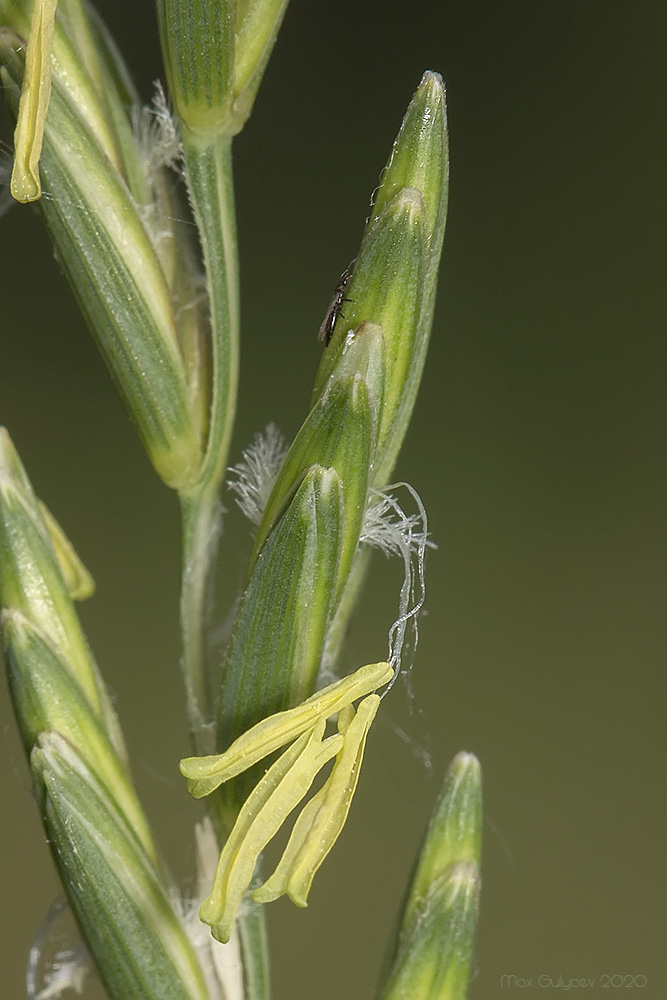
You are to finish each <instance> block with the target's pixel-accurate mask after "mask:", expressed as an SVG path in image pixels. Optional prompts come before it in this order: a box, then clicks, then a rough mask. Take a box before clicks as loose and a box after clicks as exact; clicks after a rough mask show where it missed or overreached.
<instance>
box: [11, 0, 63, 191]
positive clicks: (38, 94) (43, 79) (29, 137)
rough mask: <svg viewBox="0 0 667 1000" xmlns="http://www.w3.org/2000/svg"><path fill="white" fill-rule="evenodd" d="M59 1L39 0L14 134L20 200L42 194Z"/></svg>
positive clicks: (15, 178)
mask: <svg viewBox="0 0 667 1000" xmlns="http://www.w3.org/2000/svg"><path fill="white" fill-rule="evenodd" d="M57 6H58V0H35V3H34V7H33V11H32V18H31V21H30V33H29V35H28V47H27V49H26V57H25V72H24V75H23V86H22V88H21V99H20V101H19V112H18V119H17V122H16V129H15V131H14V169H13V170H12V179H11V183H10V191H11V193H12V197H13V198H15V199H16V201H21V202H29V201H37V200H38V199H39V198H41V195H42V185H41V183H40V180H39V158H40V156H41V153H42V141H43V139H44V123H45V122H46V113H47V111H48V109H49V98H50V97H51V52H52V49H53V29H54V23H55V17H56V8H57Z"/></svg>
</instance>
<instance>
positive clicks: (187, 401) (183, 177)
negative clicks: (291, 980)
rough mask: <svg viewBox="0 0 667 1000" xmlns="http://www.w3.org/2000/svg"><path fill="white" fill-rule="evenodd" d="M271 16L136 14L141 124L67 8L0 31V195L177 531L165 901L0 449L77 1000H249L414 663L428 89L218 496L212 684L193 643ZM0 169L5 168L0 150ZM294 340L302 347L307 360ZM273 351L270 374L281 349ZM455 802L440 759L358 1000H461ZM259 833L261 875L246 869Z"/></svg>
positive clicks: (459, 778) (18, 0) (43, 809)
mask: <svg viewBox="0 0 667 1000" xmlns="http://www.w3.org/2000/svg"><path fill="white" fill-rule="evenodd" d="M287 2H288V0H157V22H158V29H159V36H160V44H161V47H162V54H163V61H164V67H165V73H166V86H165V87H164V88H163V86H162V84H161V83H159V82H158V83H156V84H155V88H154V97H153V100H152V102H149V104H148V105H146V106H144V105H143V103H142V101H141V100H140V98H139V95H138V92H137V90H136V87H135V85H134V83H133V81H132V78H131V76H130V74H129V72H128V70H127V68H126V66H125V65H124V63H123V60H122V56H121V55H120V52H119V49H118V47H117V46H116V43H115V41H114V40H113V39H112V38H111V37H110V35H109V33H108V31H107V29H106V27H105V26H104V24H103V23H102V21H101V19H100V17H99V16H98V14H97V13H96V12H95V11H94V9H93V7H92V6H91V3H90V2H89V0H0V87H1V89H2V92H3V96H4V99H5V103H6V107H7V110H8V113H9V116H10V120H12V121H13V122H14V124H15V150H14V168H13V174H12V179H11V193H12V195H13V197H14V199H16V200H19V201H22V202H29V201H36V200H39V212H40V214H41V215H42V217H43V219H44V221H45V223H46V226H47V229H48V232H49V236H50V238H51V241H52V243H53V247H54V250H55V254H56V257H57V259H58V262H59V264H60V265H61V267H62V270H63V271H64V273H65V275H66V277H67V279H68V281H69V283H70V285H71V287H72V290H73V292H74V295H75V297H76V300H77V302H78V304H79V306H80V309H81V312H82V314H83V316H84V317H85V320H86V322H87V324H88V326H89V327H90V330H91V332H92V335H93V337H94V339H95V341H96V343H97V345H98V347H99V350H100V353H101V355H102V357H103V359H104V362H105V364H106V366H107V368H108V370H109V372H110V374H111V376H112V378H113V381H114V382H115V384H116V386H117V388H118V390H119V392H120V395H121V397H122V399H123V401H124V403H125V406H126V408H127V410H128V412H129V414H130V416H131V418H132V420H133V422H134V424H135V426H136V429H137V432H138V434H139V437H140V439H141V441H142V443H143V445H144V447H145V450H146V453H147V455H148V457H149V459H150V461H151V463H152V465H153V467H154V468H155V470H156V472H157V473H158V475H159V477H160V478H161V479H162V481H163V482H164V483H165V485H167V486H168V487H169V488H171V489H173V490H174V491H175V493H176V495H177V499H178V503H179V506H180V514H181V543H182V544H181V552H182V560H181V589H180V604H179V611H180V619H179V625H180V641H181V655H180V665H181V668H182V673H183V680H184V689H185V690H184V704H185V714H186V716H187V727H188V730H189V736H190V746H191V749H190V751H189V752H190V754H191V755H190V756H185V757H184V758H183V759H182V760H181V761H180V771H181V773H182V775H183V776H184V777H185V779H186V780H187V790H188V792H189V793H190V795H191V796H192V797H193V798H195V799H203V800H205V803H204V804H205V806H206V808H207V815H206V817H205V818H204V820H203V821H202V822H201V823H200V824H198V834H197V838H198V841H199V861H198V869H199V870H198V878H197V889H196V891H195V893H194V898H190V899H188V900H187V901H184V900H182V899H181V898H180V896H179V895H178V893H177V890H176V889H175V887H174V885H173V884H172V881H171V878H170V876H169V874H168V873H167V871H166V870H165V868H164V866H163V863H162V861H161V857H160V853H159V850H158V847H157V846H156V842H155V839H154V837H153V833H152V831H151V828H150V826H149V823H148V821H147V819H146V816H145V814H144V812H143V809H142V807H141V804H140V802H139V800H138V797H137V794H136V792H135V788H134V785H133V782H132V778H131V774H130V767H129V761H128V756H127V751H126V748H125V743H124V740H123V736H122V733H121V728H120V724H119V721H118V718H117V716H116V712H115V709H114V706H113V704H112V699H111V698H110V696H109V693H108V691H107V688H106V685H105V683H104V681H103V679H102V675H101V672H100V670H99V668H98V666H97V664H96V662H95V659H94V657H93V654H92V652H91V650H90V648H89V645H88V642H87V640H86V638H85V635H84V633H83V629H82V627H81V623H80V621H79V618H78V615H77V613H76V610H75V607H74V601H75V600H83V599H85V598H87V597H89V596H90V595H91V594H92V593H93V590H94V583H93V579H92V577H91V576H90V574H89V573H88V571H87V570H86V568H85V567H84V566H83V564H82V563H81V561H80V560H79V558H78V557H77V554H76V552H75V551H74V548H73V546H72V545H71V544H70V542H69V540H68V538H67V537H66V535H65V533H64V531H63V530H62V528H61V527H60V525H59V524H58V523H57V521H56V520H55V519H54V517H53V516H52V515H51V514H50V512H49V511H48V510H47V508H46V507H45V506H44V505H43V504H42V503H41V501H40V500H39V499H38V498H37V496H36V495H35V493H34V491H33V488H32V486H31V484H30V481H29V479H28V476H27V474H26V472H25V470H24V468H23V466H22V464H21V462H20V460H19V457H18V455H17V453H16V451H15V449H14V447H13V445H12V442H11V440H10V438H9V435H8V434H7V432H6V431H4V430H3V429H1V428H0V640H1V642H2V656H3V663H4V667H5V670H6V674H7V678H8V682H9V689H10V694H11V699H12V703H13V707H14V712H15V716H16V720H17V724H18V728H19V730H20V734H21V738H22V741H23V745H24V748H25V752H26V757H27V759H28V763H29V768H30V775H31V778H32V782H33V785H34V790H35V797H36V799H37V802H38V805H39V809H40V814H41V818H42V822H43V825H44V829H45V832H46V837H47V840H48V843H49V846H50V849H51V852H52V855H53V859H54V862H55V865H56V867H57V870H58V873H59V875H60V878H61V881H62V884H63V887H64V891H65V894H66V897H67V903H68V906H69V909H70V911H71V914H70V916H71V915H73V916H74V918H75V921H76V924H77V925H78V929H79V930H80V932H81V936H82V938H83V940H84V942H85V946H86V947H87V949H88V951H89V953H90V955H91V957H92V961H93V963H94V965H95V967H96V969H97V971H98V973H99V976H100V979H101V983H102V986H103V988H104V990H105V991H106V994H107V995H108V997H109V1000H270V990H269V972H268V947H267V927H266V916H265V907H264V904H266V903H269V902H271V901H272V900H275V899H277V898H279V897H280V896H287V897H289V898H290V900H291V901H292V902H293V903H294V904H295V905H296V906H299V907H306V906H307V904H308V900H309V894H310V892H311V888H312V885H313V881H314V878H315V876H316V874H317V872H318V871H319V869H320V868H321V866H322V864H323V863H324V861H325V859H326V858H327V857H328V855H329V853H330V852H331V850H332V849H333V847H334V845H335V844H336V842H337V840H338V838H339V836H340V834H341V832H342V830H343V827H344V825H345V823H346V820H347V817H348V814H349V810H350V807H351V803H352V799H353V797H354V795H355V793H356V789H357V787H358V782H359V776H360V771H361V766H362V761H363V757H364V752H365V747H366V743H367V739H368V735H369V732H370V729H371V726H372V724H373V722H374V720H375V718H376V715H377V714H378V712H379V709H380V706H381V702H382V699H383V698H384V697H385V695H386V694H388V692H389V691H390V689H391V688H392V685H393V684H394V682H395V681H396V679H397V677H398V676H399V674H400V673H401V672H404V668H403V667H402V656H403V657H404V658H405V659H407V653H405V651H406V650H410V649H411V646H412V649H414V647H415V646H416V635H417V630H416V617H417V614H418V612H419V610H420V609H421V607H422V604H423V600H424V592H425V591H424V557H425V552H426V549H427V547H429V546H430V545H432V543H431V542H430V541H429V539H428V526H427V518H426V512H425V509H424V506H423V504H422V501H421V499H420V498H419V496H418V494H417V492H416V491H415V490H414V489H413V488H412V487H411V486H410V485H409V484H407V483H396V484H393V485H392V484H390V479H391V477H392V473H393V468H394V465H395V462H396V458H397V455H398V452H399V450H400V447H401V444H402V442H403V439H404V436H405V433H406V429H407V425H408V421H409V419H410V415H411V413H412V409H413V406H414V402H415V398H416V394H417V390H418V386H419V381H420V378H421V373H422V370H423V367H424V361H425V357H426V351H427V346H428V340H429V336H430V329H431V325H432V319H433V309H434V298H435V287H436V275H437V270H438V264H439V258H440V252H441V248H442V242H443V237H444V229H445V217H446V209H447V190H448V146H447V126H446V111H445V93H444V87H443V83H442V80H441V78H440V77H439V76H438V74H437V73H431V72H428V73H425V74H424V76H423V78H422V80H421V82H420V84H419V86H418V88H417V90H416V92H415V93H414V95H413V97H412V100H411V101H410V104H409V106H408V108H407V111H406V114H405V116H404V119H403V122H402V125H401V127H400V130H399V133H398V135H397V137H396V140H395V142H394V145H393V148H392V150H391V154H390V156H389V159H388V161H387V164H386V166H385V168H384V170H383V171H382V174H381V182H380V185H379V187H378V188H377V189H376V191H375V193H374V196H373V197H374V200H373V203H372V205H371V210H370V216H369V218H368V219H367V220H366V223H365V226H364V231H363V236H362V239H361V245H360V247H359V251H358V253H357V255H356V257H355V260H354V262H353V264H352V265H349V266H348V268H347V269H346V270H345V271H344V274H343V277H342V278H341V281H340V284H339V285H338V287H337V289H336V292H335V295H334V299H333V301H332V305H331V307H330V309H329V311H328V312H327V313H326V316H325V317H324V320H323V322H322V324H321V327H320V335H319V340H320V343H321V349H322V354H321V359H320V363H319V367H318V370H317V372H316V373H315V375H314V379H313V389H312V394H311V396H310V403H307V404H306V406H305V407H304V409H303V411H302V414H301V417H300V427H299V429H298V431H297V433H296V434H295V435H294V437H293V439H292V440H291V442H288V441H284V440H283V438H282V436H281V435H280V434H279V432H278V431H277V430H276V429H275V427H273V426H272V425H270V427H269V430H268V431H267V433H266V435H265V436H263V437H259V438H257V439H256V440H255V443H254V444H253V445H252V446H251V447H250V448H248V449H247V450H246V451H244V452H243V457H242V459H241V461H239V462H237V463H236V465H234V466H233V467H232V469H231V477H232V481H231V483H230V487H231V489H232V490H233V491H234V492H235V493H236V495H237V497H238V500H239V505H240V506H241V507H242V509H243V511H244V512H245V513H246V514H247V515H248V517H249V518H250V520H251V521H252V524H253V531H254V542H253V544H252V551H251V552H250V556H249V560H248V569H247V573H246V574H245V577H244V580H243V583H242V588H241V593H240V594H239V596H238V600H237V601H236V603H235V605H234V613H233V616H230V619H229V626H228V628H227V626H226V635H225V640H226V641H225V648H224V650H223V651H222V655H220V651H219V649H218V648H217V647H216V645H215V641H214V630H213V628H212V622H211V618H212V614H213V607H214V601H213V600H212V598H213V597H214V596H215V595H214V592H213V591H214V585H215V584H216V582H217V580H216V576H217V574H216V573H215V572H214V571H215V570H217V568H218V566H217V549H218V543H219V540H220V538H221V537H222V515H223V506H222V500H221V495H220V494H221V487H222V483H223V477H224V475H225V470H226V469H227V467H228V463H229V457H228V456H229V449H230V442H231V440H232V432H233V426H234V420H235V415H236V408H237V396H238V391H239V356H240V333H241V323H240V284H239V261H238V241H237V234H236V218H235V208H234V186H233V176H232V147H233V140H234V137H235V136H236V135H237V134H238V133H239V132H240V130H241V129H242V128H243V127H244V125H245V123H246V122H247V120H248V118H249V116H250V113H251V111H252V108H253V104H254V101H255V99H256V96H257V93H258V88H259V84H260V81H261V79H262V77H263V74H264V71H265V69H266V66H267V62H268V59H269V56H270V53H271V51H272V49H273V46H274V44H275V42H276V38H277V33H278V30H279V27H280V25H281V23H282V20H283V18H284V15H285V11H286V8H287ZM302 82H303V81H302ZM302 90H303V88H302ZM0 153H2V154H3V155H4V157H5V158H6V157H7V154H6V153H5V149H4V145H3V146H2V148H1V149H0ZM350 163H355V157H354V150H352V155H351V157H350ZM378 166H379V164H378ZM248 176H249V177H250V176H251V174H249V175H248ZM4 186H5V185H4V174H3V187H4ZM19 214H20V213H19ZM24 214H25V213H24ZM316 238H317V237H313V239H316ZM343 263H345V261H342V262H341V264H343ZM297 284H298V283H297ZM302 335H303V336H304V337H308V336H312V338H313V342H315V338H316V336H317V329H314V330H312V331H311V332H310V334H309V333H308V331H307V330H304V331H302ZM280 336H281V341H280V342H281V345H282V353H283V355H284V356H285V357H286V358H287V363H289V359H290V357H292V358H293V357H294V356H295V355H296V354H297V353H300V352H301V347H300V346H299V344H298V343H293V344H292V345H291V346H290V342H289V339H288V338H287V336H286V335H284V331H281V334H280ZM290 351H291V352H293V353H292V354H290ZM250 395H251V394H250ZM399 490H400V491H401V492H400V496H401V497H404V496H405V495H407V496H408V504H409V505H410V506H409V509H408V512H407V513H406V512H405V511H404V510H403V509H402V507H401V504H400V503H399ZM411 511H415V512H414V513H411ZM373 548H375V549H380V550H381V551H382V552H383V553H384V554H385V555H391V556H397V557H398V558H399V560H400V561H401V562H402V568H403V583H402V585H401V587H400V594H399V598H398V614H397V617H396V618H395V620H394V622H393V624H392V625H391V626H390V627H389V628H388V633H387V647H386V652H385V653H383V654H382V655H383V656H384V659H383V660H382V661H380V662H377V663H369V664H366V665H365V666H362V667H360V668H359V669H357V670H355V671H354V672H352V673H348V674H347V675H345V672H346V669H349V668H346V666H345V664H346V660H345V659H344V657H343V656H342V655H341V650H342V644H343V639H344V636H345V634H346V631H347V626H348V623H349V621H350V618H351V615H352V614H353V612H354V610H355V607H356V606H357V605H358V603H359V597H360V594H361V588H362V585H363V580H364V576H365V573H366V569H367V567H368V564H369V560H370V553H371V550H372V549H373ZM127 578H128V579H132V578H133V577H132V574H131V573H129V572H128V575H127ZM174 611H175V609H174ZM413 630H414V631H413ZM406 636H407V641H406ZM410 639H413V642H412V644H411V642H410ZM176 659H177V657H176V656H174V660H176ZM357 662H359V661H357ZM142 681H143V678H142ZM151 683H152V681H151V679H149V678H146V692H147V700H146V705H145V710H146V712H147V713H150V712H151V711H152V709H153V706H154V698H153V692H152V690H151V687H150V684H151ZM172 763H173V762H172ZM181 792H182V793H183V794H184V790H183V788H182V787H181ZM480 794H481V793H480V780H479V768H478V765H477V763H476V761H475V760H474V758H472V757H471V756H470V755H462V756H460V757H459V758H457V760H456V761H455V763H454V765H453V767H452V770H451V772H450V774H449V776H448V777H447V779H446V782H445V787H444V790H443V793H442V796H441V799H440V802H439V803H438V805H437V808H436V811H435V813H434V817H433V819H432V821H431V824H430V826H429V829H428V831H427V834H426V838H425V842H424V846H423V849H422V853H421V855H420V858H419V861H418V864H417V867H416V869H415V875H414V878H413V882H412V886H411V888H410V890H409V893H408V895H407V899H406V903H405V908H404V913H403V916H402V921H401V924H400V931H399V934H398V939H397V943H396V946H395V948H394V951H393V964H392V965H391V968H390V970H389V975H388V977H387V979H386V981H385V983H384V984H383V986H382V990H381V992H380V994H379V1000H408V998H409V1000H463V997H464V993H465V988H466V984H467V979H468V975H469V969H470V957H471V953H472V951H471V949H472V937H473V930H474V923H475V916H476V902H477V893H478V886H479V875H478V871H479V867H478V866H479V853H480V850H479V826H480ZM288 824H289V825H290V826H291V829H289V830H287V829H285V828H286V827H287V825H288ZM283 831H284V833H285V842H284V848H283V850H282V854H281V856H280V858H279V860H278V861H277V862H276V863H275V864H274V866H273V870H272V871H267V870H266V869H268V864H267V863H266V861H265V859H264V858H263V855H264V852H265V849H266V847H267V845H269V843H270V842H271V841H272V840H273V838H274V837H276V835H278V834H279V833H281V832H283ZM202 899H203V901H202ZM202 923H203V924H204V925H205V926H202ZM45 939H46V932H44V934H42V935H41V936H40V937H39V941H38V942H37V944H36V947H35V948H33V953H35V952H36V953H37V956H38V957H37V959H34V954H33V960H32V964H31V973H30V976H29V983H30V985H29V987H28V989H29V992H30V995H31V996H32V997H46V996H47V995H48V996H55V995H56V993H57V992H58V990H60V989H61V985H60V984H65V983H66V982H67V983H68V984H70V985H72V984H74V973H73V972H72V969H71V967H70V971H69V972H67V971H66V974H65V975H64V977H62V976H61V977H60V979H59V980H58V979H57V978H52V979H51V980H50V981H49V980H48V975H49V970H48V969H46V966H47V965H48V962H49V960H48V959H46V958H44V959H43V956H44V954H45V952H43V951H41V948H42V943H43V941H44V940H45ZM40 956H41V957H40ZM42 959H43V961H42ZM52 964H53V967H54V969H56V967H57V965H58V963H57V960H56V961H54V962H53V963H52ZM42 965H43V966H44V978H45V984H43V985H40V984H39V983H38V982H37V973H36V970H37V969H38V967H41V966H42ZM58 995H59V994H58Z"/></svg>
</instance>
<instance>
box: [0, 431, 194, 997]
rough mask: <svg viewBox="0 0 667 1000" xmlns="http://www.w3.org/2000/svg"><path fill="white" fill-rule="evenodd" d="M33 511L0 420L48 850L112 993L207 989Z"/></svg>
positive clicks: (10, 661)
mask: <svg viewBox="0 0 667 1000" xmlns="http://www.w3.org/2000/svg"><path fill="white" fill-rule="evenodd" d="M43 510H44V507H43V505H42V504H41V503H40V502H39V501H38V500H37V498H36V497H35V494H34V492H33V490H32V487H31V486H30V482H29V480H28V477H27V475H26V473H25V470H24V469H23V466H22V465H21V462H20V460H19V458H18V455H17V454H16V452H15V450H14V448H13V446H12V443H11V441H10V440H9V436H8V435H7V433H6V431H4V430H2V431H0V637H1V639H2V651H3V659H4V663H5V667H6V670H7V676H8V680H9V687H10V690H11V694H12V701H13V705H14V712H15V715H16V719H17V722H18V725H19V729H20V731H21V736H22V739H23V743H24V746H25V750H26V754H27V756H28V759H29V761H30V766H31V771H32V775H33V781H34V785H35V791H36V794H37V798H38V801H39V803H40V808H41V812H42V820H43V823H44V827H45V830H46V834H47V838H48V841H49V844H50V846H51V850H52V853H53V856H54V860H55V862H56V865H57V867H58V870H59V872H60V874H61V877H62V880H63V884H64V886H65V891H66V893H67V897H68V900H69V903H70V906H71V908H72V910H73V912H74V914H75V916H76V918H77V921H78V924H79V927H80V929H81V932H82V935H83V937H84V940H85V941H86V944H87V946H88V949H89V951H90V952H91V954H92V955H93V956H94V958H95V961H96V964H97V968H98V970H99V972H100V976H101V978H102V980H103V982H104V984H105V986H106V988H107V990H108V993H109V997H110V998H112V1000H144V998H146V997H147V996H149V997H151V998H152V1000H158V998H159V1000H173V998H179V1000H208V998H207V994H206V991H205V986H204V980H203V974H202V972H201V969H200V967H199V962H198V959H197V957H196V955H195V953H194V950H193V948H192V946H191V943H190V941H189V939H188V937H187V935H186V933H185V931H184V929H183V927H182V925H181V922H180V918H179V916H178V914H177V913H176V912H175V910H174V908H173V905H172V903H171V900H170V892H169V889H170V887H169V882H168V880H167V878H166V876H165V873H164V871H163V870H162V866H161V863H160V860H159V856H158V852H157V849H156V846H155V843H154V841H153V836H152V834H151V831H150V829H149V826H148V822H147V820H146V817H145V815H144V813H143V810H142V808H141V806H140V804H139V801H138V799H137V796H136V793H135V791H134V787H133V785H132V782H131V779H130V776H129V773H128V770H127V764H126V759H125V750H124V745H123V740H122V735H121V732H120V728H119V725H118V720H117V718H116V716H115V713H114V712H113V709H112V707H111V703H110V700H109V696H108V694H107V692H106V688H105V687H104V683H103V681H102V678H101V676H100V674H99V671H98V669H97V666H96V664H95V662H94V661H93V659H92V656H91V654H90V651H89V649H88V646H87V643H86V641H85V638H84V636H83V632H82V630H81V626H80V624H79V621H78V618H77V616H76V613H75V611H74V608H73V605H72V600H71V596H70V593H69V590H68V585H67V581H66V578H65V574H64V573H63V570H62V566H63V564H64V565H65V568H67V569H69V568H71V567H72V566H73V565H76V564H77V561H76V559H75V557H74V553H73V550H72V548H71V546H70V545H69V543H67V545H64V535H63V533H62V530H61V529H60V528H58V529H57V532H55V535H56V538H57V541H58V547H57V549H55V548H54V546H53V544H52V541H51V539H52V537H53V536H54V526H55V522H54V521H53V519H52V518H50V517H49V524H47V522H46V521H45V519H44V517H43V515H42V511H43ZM49 527H50V528H51V530H49ZM56 552H58V553H59V554H60V559H59V558H58V555H57V554H56ZM63 553H64V556H65V558H63ZM75 579H76V582H77V584H78V583H79V580H78V576H77V577H75ZM82 866H83V867H82ZM82 871H83V872H85V876H84V875H82ZM100 914H104V919H101V918H100ZM157 956H160V957H159V958H158V957H157ZM153 963H156V965H155V968H156V969H157V970H159V972H158V973H157V974H156V973H154V972H152V971H151V969H152V968H153Z"/></svg>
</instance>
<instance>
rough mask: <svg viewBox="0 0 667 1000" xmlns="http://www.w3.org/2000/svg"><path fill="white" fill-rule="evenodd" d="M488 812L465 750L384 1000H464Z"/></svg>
mask: <svg viewBox="0 0 667 1000" xmlns="http://www.w3.org/2000/svg"><path fill="white" fill-rule="evenodd" d="M481 812H482V785H481V773H480V767H479V762H478V761H477V759H476V758H475V757H474V756H473V755H472V754H467V753H460V754H458V755H457V756H456V757H455V758H454V760H453V762H452V765H451V767H450V769H449V771H448V773H447V775H446V777H445V781H444V784H443V787H442V791H441V793H440V798H439V799H438V802H437V803H436V805H435V808H434V810H433V814H432V816H431V820H430V823H429V825H428V829H427V830H426V834H425V837H424V842H423V844H422V849H421V853H420V855H419V859H418V862H417V867H416V870H415V872H414V875H413V877H412V883H411V885H410V888H409V890H408V894H407V898H406V901H405V905H404V910H403V919H402V924H401V928H400V931H399V935H398V939H397V942H396V946H395V953H394V959H393V963H392V966H391V969H390V972H389V976H388V979H387V982H386V985H385V986H384V988H383V989H382V991H381V992H380V996H379V1000H465V997H466V996H467V993H468V981H469V978H470V969H471V965H472V949H473V941H474V936H475V924H476V921H477V904H478V898H479V888H480V877H479V865H480V854H481V832H482V818H481Z"/></svg>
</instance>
